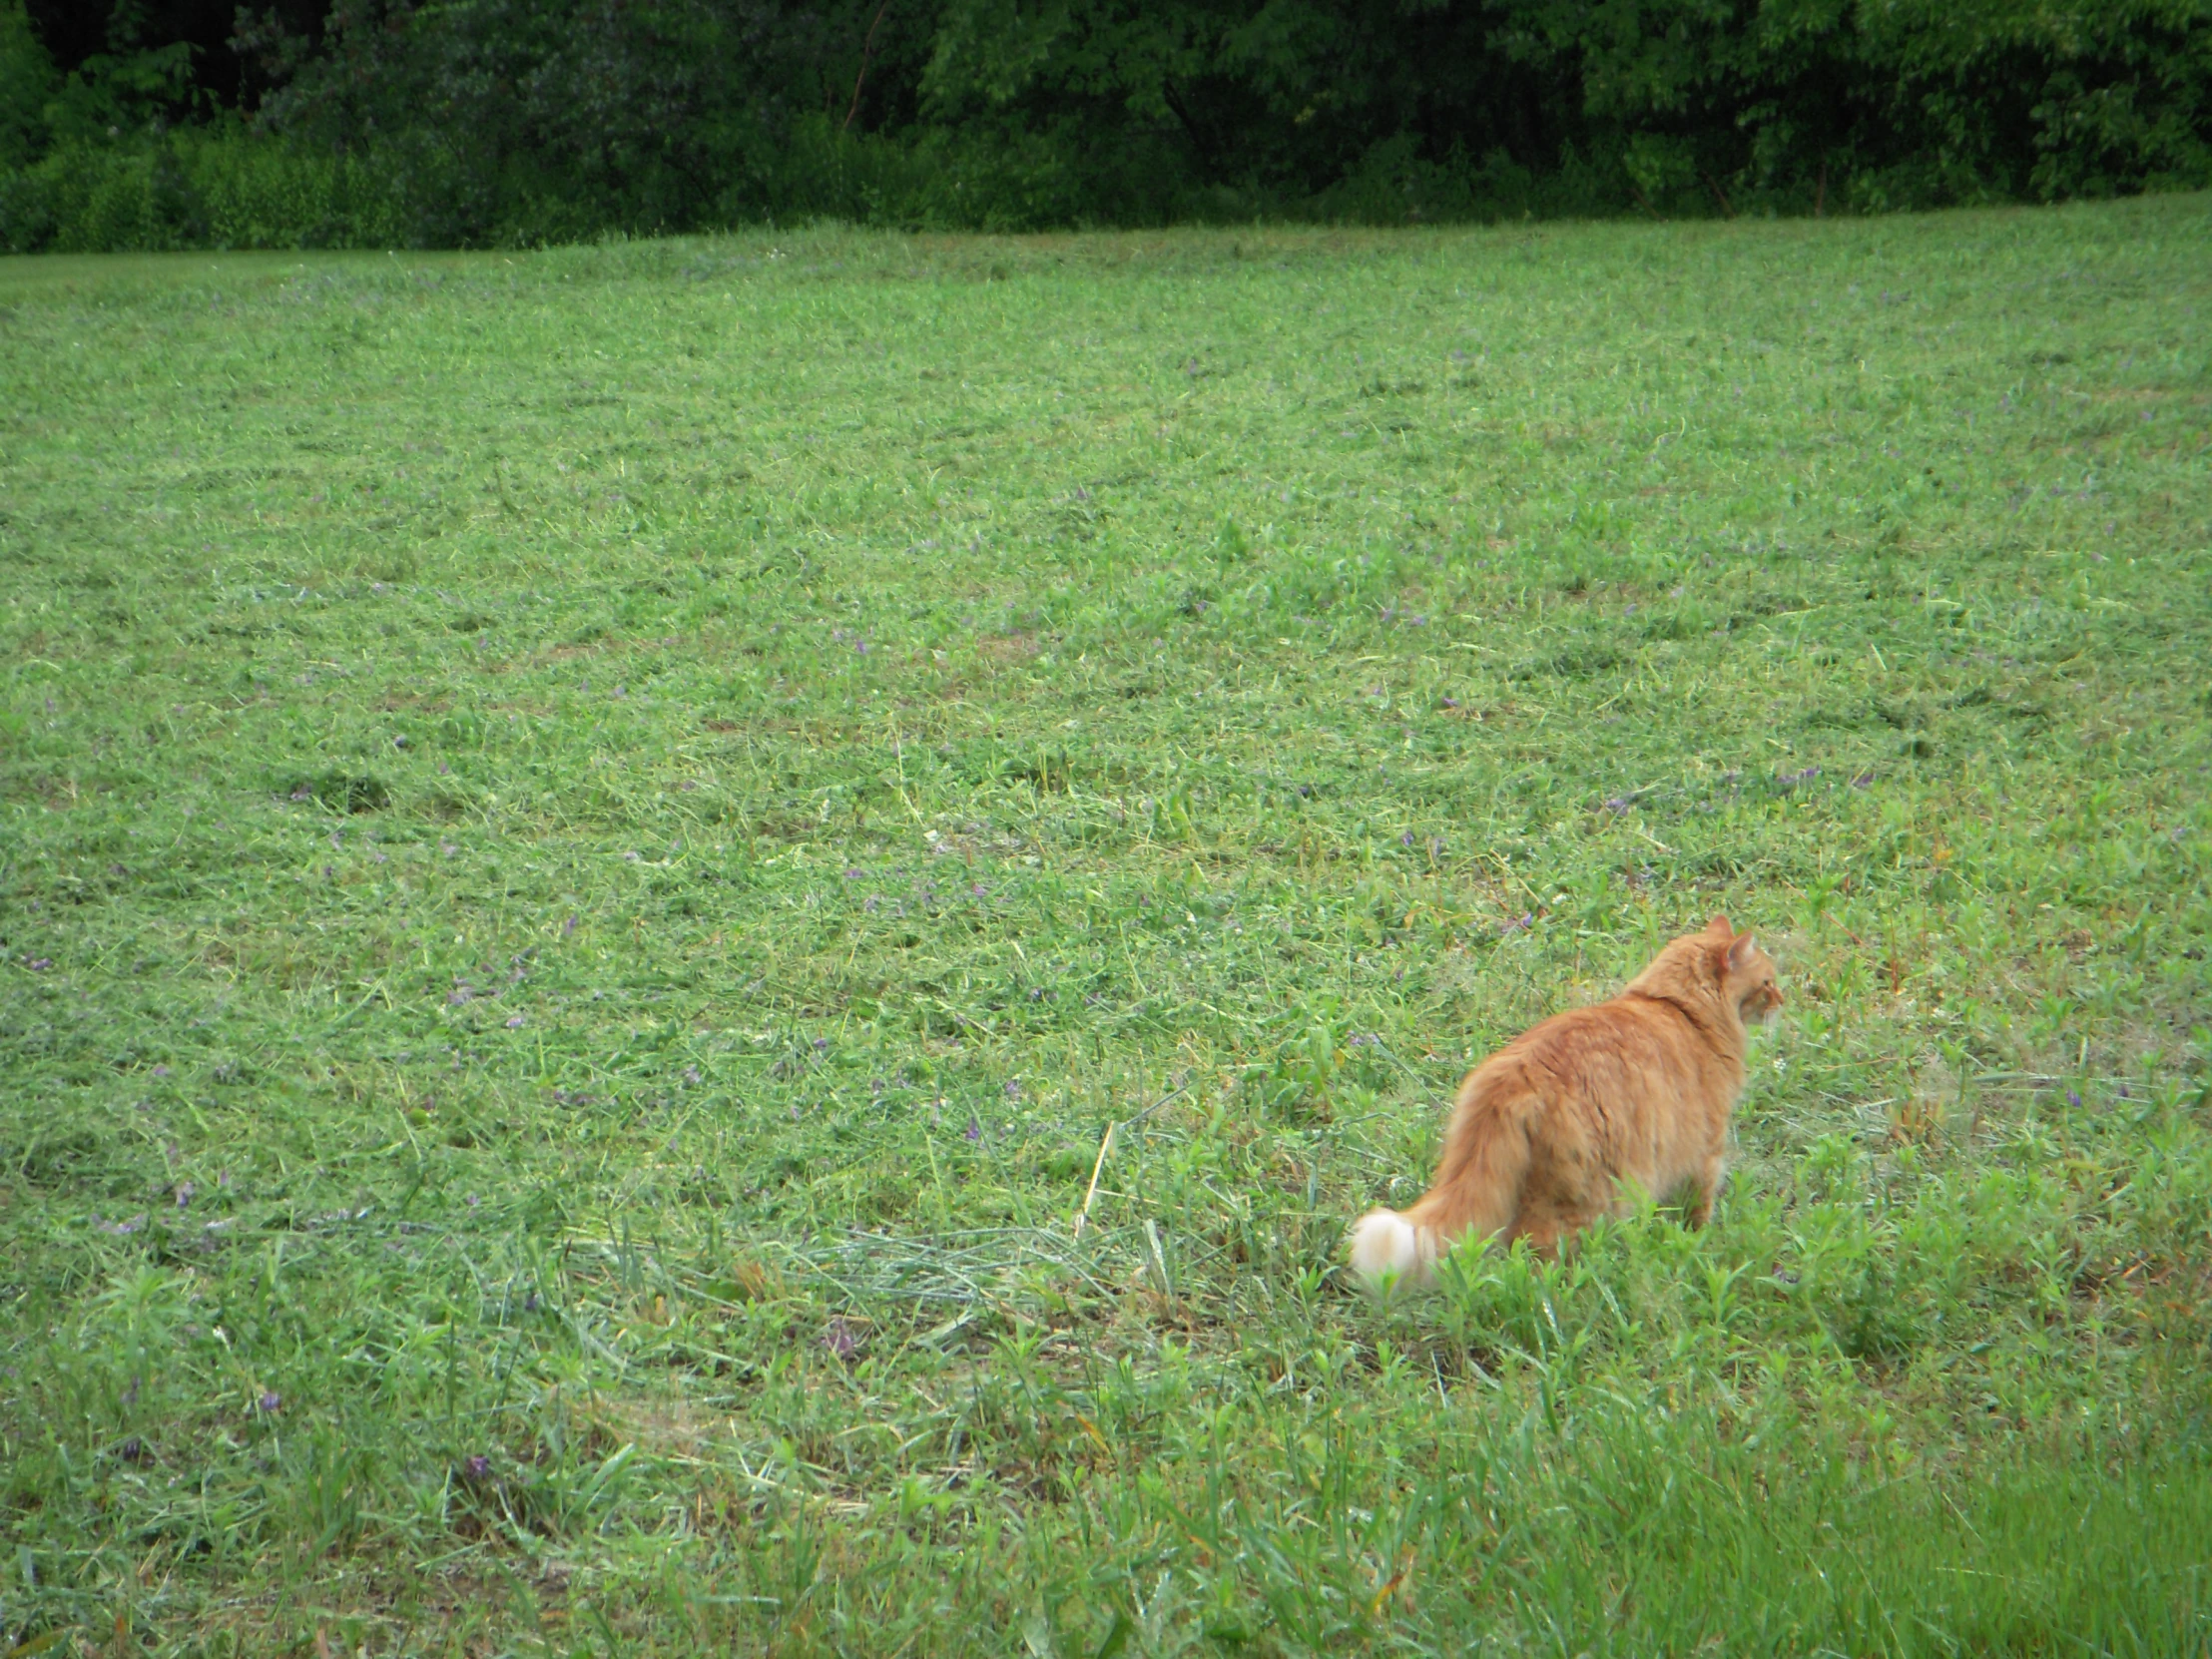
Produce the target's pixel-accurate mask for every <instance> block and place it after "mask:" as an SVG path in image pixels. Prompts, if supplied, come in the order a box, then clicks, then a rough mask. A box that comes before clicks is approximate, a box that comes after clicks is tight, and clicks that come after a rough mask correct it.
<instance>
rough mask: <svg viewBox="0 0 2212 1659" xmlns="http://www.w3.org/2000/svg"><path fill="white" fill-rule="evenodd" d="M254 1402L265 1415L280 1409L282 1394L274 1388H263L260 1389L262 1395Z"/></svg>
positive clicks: (282, 1401)
mask: <svg viewBox="0 0 2212 1659" xmlns="http://www.w3.org/2000/svg"><path fill="white" fill-rule="evenodd" d="M254 1403H255V1404H256V1405H257V1406H259V1407H260V1408H261V1410H262V1413H263V1414H264V1415H265V1416H266V1415H268V1414H269V1413H271V1412H273V1411H277V1410H280V1409H282V1407H283V1403H284V1396H283V1395H282V1394H280V1393H278V1392H277V1390H276V1389H275V1388H265V1389H263V1390H262V1397H261V1398H260V1399H258V1400H256V1401H255V1402H254Z"/></svg>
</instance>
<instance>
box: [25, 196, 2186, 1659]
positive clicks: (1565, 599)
mask: <svg viewBox="0 0 2212 1659" xmlns="http://www.w3.org/2000/svg"><path fill="white" fill-rule="evenodd" d="M0 588H4V590H5V595H4V598H5V615H4V621H0V630H4V632H0V680H4V683H5V696H4V699H0V722H4V724H0V861H4V862H0V906H4V908H0V955H4V964H0V1154H4V1158H0V1241H4V1242H0V1309H4V1311H0V1436H4V1445H0V1534H4V1535H0V1653H11V1652H12V1653H16V1654H29V1653H32V1652H39V1651H44V1652H56V1653H59V1652H77V1651H82V1652H86V1653H92V1652H99V1653H124V1652H131V1653H136V1652H141V1651H146V1652H157V1651H158V1652H163V1653H172V1652H174V1653H207V1654H218V1653H248V1652H252V1653H264V1652H284V1651H291V1652H298V1653H303V1654H314V1655H324V1654H328V1655H337V1654H346V1655H351V1654H356V1653H367V1654H377V1655H381V1654H387V1653H398V1652H424V1653H432V1652H435V1653H455V1654H460V1653H467V1654H490V1653H541V1652H542V1653H556V1654H564V1655H565V1654H572V1653H573V1654H609V1653H664V1654H678V1653H691V1652H699V1651H705V1650H707V1649H709V1648H726V1649H728V1650H730V1651H742V1652H752V1651H774V1652H779V1653H793V1654H801V1653H830V1652H836V1653H848V1654H855V1655H890V1654H915V1655H922V1654H937V1653H953V1652H977V1651H997V1652H1009V1653H1024V1654H1030V1655H1036V1656H1038V1659H1046V1656H1052V1655H1058V1656H1062V1659H1111V1656H1113V1655H1115V1654H1123V1655H1137V1654H1145V1655H1158V1654H1176V1653H1185V1652H1214V1651H1220V1652H1243V1653H1254V1654H1279V1653H1280V1654H1293V1653H1306V1652H1318V1651H1323V1650H1327V1651H1332V1652H1345V1651H1349V1652H1376V1653H1391V1654H1416V1653H1470V1652H1484V1653H1497V1654H1522V1653H1526V1654H1556V1655H1560V1656H1569V1655H1582V1654H1588V1655H1623V1656H1626V1655H1651V1654H1661V1653H1674V1654H1687V1653H1690V1652H1692V1651H1701V1652H1704V1651H1710V1652H1716V1653H1727V1654H1732V1655H1733V1654H1756V1653H1774V1654H1815V1653H1819V1654H1834V1655H1852V1656H1860V1655H1869V1654H1951V1653H1976V1654H1982V1653H1996V1652H2003V1653H2017V1654H2052V1655H2057V1654H2067V1655H2073V1654H2087V1653H2113V1654H2130V1655H2146V1656H2147V1655H2170V1654H2180V1653H2191V1652H2196V1653H2201V1652H2205V1651H2207V1649H2208V1648H2212V1440H2208V1438H2207V1434H2208V1427H2212V1421H2208V1419H2212V1016H2208V1013H2207V1009H2208V1007H2212V967H2208V965H2207V962H2206V954H2205V953H2206V949H2207V945H2208V943H2212V800H2208V790H2207V767H2208V766H2212V201H2208V200H2207V199H2205V198H2203V197H2181V198H2166V199H2154V200H2145V201H2137V202H2131V203H2125V204H2119V205H2111V206H2100V207H2084V208H2073V209H2067V210H2062V211H2045V212H2018V213H2012V212H2007V213H1990V214H1960V215H1954V216H1950V217H1944V218H1935V219H1899V220H1886V221H1871V222H1869V221H1858V222H1834V221H1830V222H1820V223H1797V224H1752V223H1748V222H1739V223H1736V224H1709V225H1699V226H1663V225H1650V226H1611V227H1595V228H1555V227H1544V228H1524V229H1518V230H1497V231H1487V232H1467V233H1458V232H1448V233H1447V232H1434V233H1425V232H1424V233H1409V234H1397V235H1365V234H1362V235H1351V234H1347V235H1332V234H1324V233H1290V232H1285V233H1274V232H1251V231H1248V232H1244V233H1241V234H1237V233H1226V232H1225V233H1220V234H1213V233H1207V234H1190V235H1170V236H1156V237H1145V236H1117V237H1096V238H1082V237H1074V238H1062V239H1038V240H1032V241H1004V242H990V241H963V240H928V239H912V238H898V237H891V236H873V235H857V234H847V233H841V232H834V231H819V232H800V233H792V234H784V235H777V236H767V235H763V236H748V237H741V238H735V239H731V240H725V241H702V242H694V243H672V244H647V245H634V246H618V247H608V248H600V249H582V250H573V251H568V252H555V253H547V254H540V255H530V256H519V255H518V256H514V257H511V258H509V257H501V256H485V257H468V258H462V257H450V258H444V257H419V258H418V257H400V258H368V257H360V256H351V257H331V258H328V259H308V260H306V261H304V262H301V261H299V260H297V259H280V258H276V257H267V258H262V257H255V258H239V259H231V258H216V257H210V256H193V257H178V258H176V259H174V260H171V259H160V260H138V261H129V260H117V261H89V260H87V261H73V262H27V261H15V262H5V261H0ZM1715 910H1725V911H1726V912H1727V913H1728V914H1729V915H1730V916H1731V917H1733V918H1735V919H1736V920H1737V921H1738V922H1739V923H1740V924H1743V925H1748V926H1752V927H1755V928H1756V929H1758V931H1759V932H1760V934H1761V936H1762V939H1763V940H1764V941H1766V942H1767V943H1768V944H1769V948H1770V949H1772V950H1773V951H1774V953H1775V954H1776V956H1777V957H1778V959H1779V960H1780V961H1781V963H1782V966H1783V970H1784V974H1785V986H1786V989H1787V991H1788V994H1789V997H1790V1003H1789V1006H1788V1007H1787V1008H1786V1009H1785V1011H1784V1016H1783V1019H1782V1020H1781V1022H1780V1023H1779V1024H1778V1025H1777V1027H1776V1028H1775V1029H1774V1030H1773V1031H1772V1032H1770V1033H1768V1034H1766V1035H1765V1036H1763V1037H1762V1038H1761V1039H1760V1041H1759V1043H1758V1045H1757V1046H1756V1048H1755V1053H1754V1065H1753V1071H1754V1079H1753V1082H1752V1084H1751V1087H1750V1090H1749V1093H1748V1095H1747V1097H1746V1099H1745V1102H1744V1104H1743V1107H1742V1109H1741V1111H1740V1114H1739V1118H1738V1127H1739V1141H1740V1153H1739V1156H1738V1159H1737V1163H1736V1169H1735V1174H1734V1177H1733V1182H1732V1185H1731V1187H1730V1189H1729V1191H1728V1194H1727V1196H1726V1197H1725V1198H1724V1200H1723V1202H1722V1204H1721V1206H1720V1208H1719V1211H1718V1214H1717V1216H1716V1221H1715V1225H1714V1226H1712V1227H1711V1228H1710V1229H1708V1230H1706V1231H1704V1232H1702V1233H1696V1234H1692V1233H1689V1232H1686V1231H1685V1230H1683V1229H1682V1228H1681V1227H1679V1226H1678V1225H1676V1224H1675V1223H1674V1222H1673V1221H1672V1220H1670V1219H1668V1218H1667V1217H1665V1216H1651V1217H1644V1218H1640V1219H1636V1220H1632V1221H1629V1222H1624V1223H1621V1224H1619V1225H1614V1226H1608V1227H1606V1228H1604V1229H1601V1230H1600V1231H1599V1232H1598V1233H1597V1234H1595V1235H1593V1236H1592V1238H1591V1239H1590V1241H1589V1243H1588V1246H1587V1248H1586V1249H1585V1250H1584V1251H1583V1252H1582V1253H1580V1254H1579V1255H1578V1256H1577V1257H1576V1258H1575V1259H1574V1260H1573V1261H1572V1262H1571V1263H1570V1264H1568V1265H1566V1266H1562V1267H1546V1266H1544V1265H1541V1264H1534V1263H1531V1262H1529V1261H1528V1260H1527V1259H1526V1258H1525V1257H1505V1258H1501V1257H1497V1256H1494V1255H1493V1256H1490V1257H1487V1258H1480V1259H1475V1260H1462V1261H1460V1262H1458V1263H1456V1264H1455V1266H1454V1271H1453V1272H1452V1273H1451V1274H1450V1276H1449V1282H1448V1284H1447V1285H1446V1287H1445V1288H1444V1290H1443V1291H1442V1292H1441V1293H1439V1294H1437V1295H1435V1296H1432V1297H1428V1298H1424V1299H1415V1300H1407V1301H1402V1302H1399V1303H1396V1304H1393V1305H1391V1306H1387V1307H1378V1306H1375V1305H1373V1304H1371V1303H1370V1302H1369V1301H1368V1300H1366V1299H1365V1298H1363V1297H1361V1296H1359V1295H1357V1294H1355V1293H1354V1291H1353V1290H1352V1289H1351V1287H1349V1286H1348V1285H1347V1284H1346V1283H1345V1280H1344V1276H1343V1274H1342V1272H1341V1270H1340V1267H1339V1264H1340V1261H1341V1256H1342V1248H1343V1240H1344V1234H1345V1229H1346V1226H1347V1224H1348V1223H1349V1222H1350V1221H1351V1220H1352V1219H1353V1218H1354V1217H1355V1216H1357V1215H1358V1214H1359V1212H1360V1211H1361V1210H1363V1209H1364V1208H1366V1207H1367V1206H1369V1205H1370V1204H1372V1203H1374V1202H1376V1201H1378V1200H1385V1199H1392V1198H1394V1199H1396V1200H1399V1201H1402V1200H1404V1199H1405V1198H1407V1197H1409V1196H1411V1195H1412V1194H1413V1193H1414V1192H1416V1191H1417V1190H1418V1189H1419V1187H1420V1186H1421V1184H1422V1183H1423V1181H1424V1179H1425V1176H1426V1173H1427V1163H1428V1159H1429V1158H1430V1156H1431V1155H1432V1150H1433V1147H1434V1144H1435V1134H1436V1129H1437V1126H1438V1110H1439V1104H1440V1102H1441V1101H1443V1100H1444V1099H1445V1098H1447V1096H1448V1093H1449V1091H1450V1089H1451V1088H1452V1086H1453V1085H1454V1083H1455V1082H1456V1080H1457V1078H1458V1076H1459V1074H1460V1072H1461V1070H1462V1069H1463V1068H1464V1067H1465V1065H1466V1064H1467V1062H1468V1060H1469V1058H1470V1056H1474V1055H1478V1054H1479V1053H1481V1052H1482V1051H1483V1050H1484V1049H1485V1048H1486V1047H1488V1046H1489V1045H1491V1044H1493V1043H1495V1042H1497V1041H1499V1040H1500V1039H1501V1038H1503V1037H1505V1036H1507V1035H1510V1034H1511V1033H1512V1032H1513V1031H1515V1030H1517V1029H1518V1028H1520V1027H1521V1026H1522V1025H1524V1024H1526V1023H1528V1022H1529V1021H1531V1020H1533V1019H1534V1018H1536V1017H1538V1016H1540V1015H1541V1014H1543V1013H1545V1012H1546V1011H1548V1010H1551V1009H1554V1008H1557V1007H1560V1006H1563V1005H1567V1004H1571V1003H1573V1002H1576V1001H1578V1000H1586V999H1590V998H1594V997H1598V996H1601V995H1605V994H1609V992H1610V990H1611V989H1612V988H1613V987H1615V986H1616V985H1617V984H1618V983H1619V982H1620V980H1621V979H1623V978H1624V977H1625V976H1626V975H1627V974H1629V973H1630V972H1632V971H1633V970H1634V969H1635V968H1636V967H1637V966H1639V965H1640V964H1641V961H1642V960H1643V959H1644V957H1645V956H1646V955H1647V953H1648V952H1649V951H1650V950H1651V949H1652V948H1653V946H1654V945H1655V943H1657V942H1658V941H1659V940H1661V939H1663V938H1665V937H1667V936H1669V935H1670V934H1671V933H1673V932H1675V931H1679V930H1682V929H1685V928H1688V927H1692V926H1696V925H1700V924H1702V923H1703V921H1704V920H1705V918H1706V917H1707V916H1708V915H1709V914H1711V913H1712V912H1714V911H1715ZM1110 1125H1118V1127H1116V1128H1115V1129H1114V1130H1113V1134H1112V1139H1111V1143H1110V1145H1108V1146H1107V1147H1106V1155H1105V1157H1104V1159H1103V1162H1101V1159H1100V1153H1101V1147H1102V1143H1104V1142H1105V1139H1106V1136H1107V1131H1108V1128H1109V1126H1110ZM1094 1168H1095V1169H1096V1170H1097V1172H1098V1174H1097V1184H1096V1193H1095V1196H1094V1197H1093V1198H1092V1200H1091V1206H1090V1210H1089V1214H1088V1219H1087V1222H1086V1223H1085V1225H1084V1226H1083V1228H1082V1230H1081V1232H1080V1235H1078V1232H1077V1225H1076V1224H1077V1222H1078V1219H1079V1216H1081V1214H1082V1211H1083V1207H1084V1202H1085V1196H1086V1193H1087V1191H1089V1189H1090V1187H1091V1184H1092V1178H1093V1172H1094Z"/></svg>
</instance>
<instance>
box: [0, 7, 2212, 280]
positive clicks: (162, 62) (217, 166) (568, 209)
mask: <svg viewBox="0 0 2212 1659" xmlns="http://www.w3.org/2000/svg"><path fill="white" fill-rule="evenodd" d="M2208 183H2212V0H1155V3H1140V0H814V3H800V4H794V3H785V0H279V3H277V4H268V3H264V4H260V5H251V4H250V5H246V6H241V7H238V8H236V9H235V10H232V9H230V8H229V7H228V5H227V4H225V0H0V246H4V247H7V248H10V249H14V250H19V251H21V250H30V249H40V248H63V249H70V248H77V249H99V248H159V247H196V246H197V247H211V246H229V247H242V246H276V247H299V246H358V247H387V246H422V247H482V246H518V245H532V244H538V243H545V242H556V241H570V240H575V239H579V238H589V237H593V236H600V235H605V234H609V233H626V234H633V235H650V234H656V233H665V232H681V231H697V230H708V229H717V228H722V227H726V226H732V225H738V224H746V223H760V222H790V221H794V220H803V219H812V218H821V217H833V218H838V219H844V220H851V221H857V222H863V223H873V224H883V225H893V226H906V227H917V228H921V227H941V228H948V229H949V228H973V229H990V230H1030V229H1041V228H1047V227H1057V226H1081V225H1158V224H1166V223H1172V222H1189V221H1240V220H1241V221H1249V220H1254V219H1306V220H1335V221H1348V222H1362V223H1374V224H1405V223H1411V222H1423V221H1430V222H1433V221H1451V220H1495V219H1500V218H1516V219H1517V218H1520V217H1523V216H1537V217H1552V216H1561V215H1580V216H1587V215H1606V214H1638V215H1652V216H1658V217H1677V216H1686V215H1718V216H1728V217H1733V216H1735V215H1738V214H1746V213H1754V214H1767V213H1793V214H1799V213H1815V214H1821V213H1866V212H1879V211H1883V210H1888V209H1897V208H1917V207H1933V206H1941V205H1946V204H1957V203H1976V202H2007V201H2010V202H2017V201H2056V200H2062V199H2068V198H2078V197H2093V196H2106V195H2112V194H2117V193H2123V192H2135V191H2143V190H2158V189H2187V188H2195V187H2201V186H2203V185H2206V184H2208Z"/></svg>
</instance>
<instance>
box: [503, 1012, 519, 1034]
mask: <svg viewBox="0 0 2212 1659" xmlns="http://www.w3.org/2000/svg"><path fill="white" fill-rule="evenodd" d="M507 1029H508V1030H510V1031H519V1030H521V1029H522V1016H521V1015H520V1014H517V1015H515V1016H514V1017H513V1018H512V1019H510V1020H508V1021H507Z"/></svg>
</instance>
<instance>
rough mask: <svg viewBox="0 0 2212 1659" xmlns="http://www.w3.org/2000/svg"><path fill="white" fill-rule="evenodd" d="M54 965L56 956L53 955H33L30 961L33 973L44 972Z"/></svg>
mask: <svg viewBox="0 0 2212 1659" xmlns="http://www.w3.org/2000/svg"><path fill="white" fill-rule="evenodd" d="M53 965H54V958H53V957H51V956H33V957H32V958H31V961H30V968H31V971H32V972H33V973H44V972H45V971H46V970H47V969H48V968H50V967H52V966H53Z"/></svg>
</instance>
